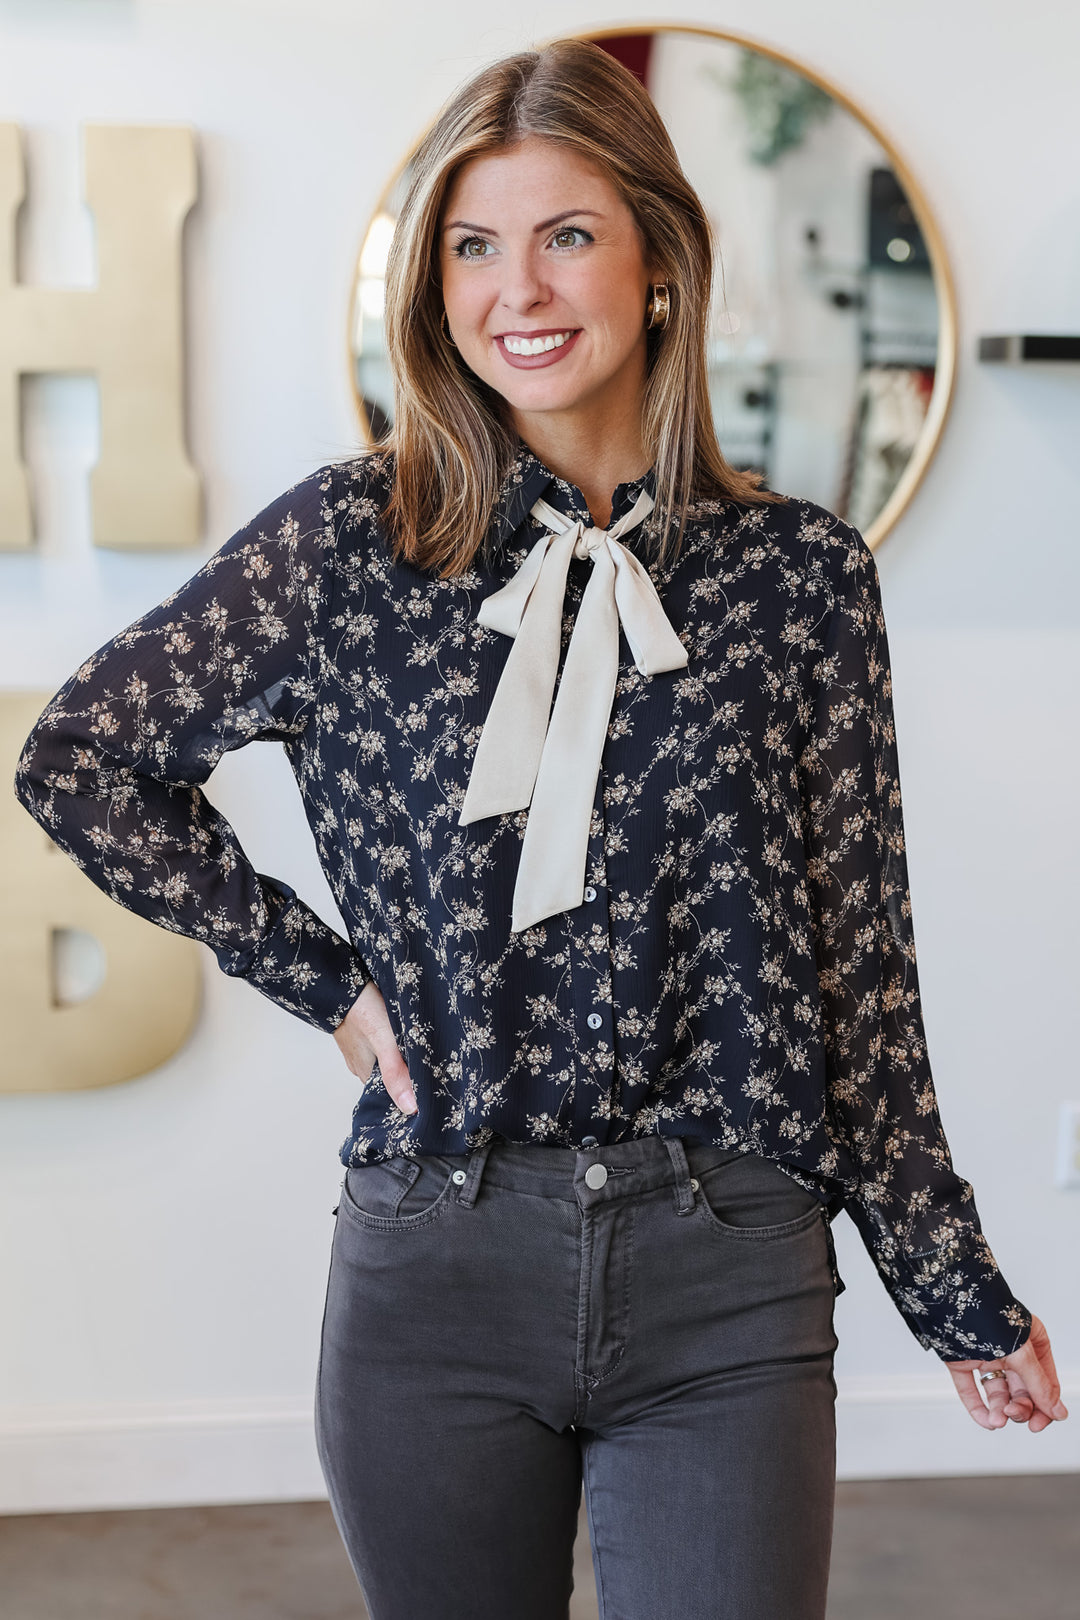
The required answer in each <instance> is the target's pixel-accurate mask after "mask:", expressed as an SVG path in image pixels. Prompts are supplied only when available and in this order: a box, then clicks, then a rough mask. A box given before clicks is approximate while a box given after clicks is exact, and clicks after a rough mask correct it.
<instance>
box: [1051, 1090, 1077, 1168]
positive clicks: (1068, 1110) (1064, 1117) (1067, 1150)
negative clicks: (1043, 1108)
mask: <svg viewBox="0 0 1080 1620" xmlns="http://www.w3.org/2000/svg"><path fill="white" fill-rule="evenodd" d="M1055 1179H1056V1181H1057V1184H1058V1186H1059V1187H1076V1188H1080V1103H1075V1102H1067V1103H1062V1105H1061V1118H1060V1122H1059V1125H1058V1156H1057V1176H1056V1178H1055Z"/></svg>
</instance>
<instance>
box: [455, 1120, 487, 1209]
mask: <svg viewBox="0 0 1080 1620" xmlns="http://www.w3.org/2000/svg"><path fill="white" fill-rule="evenodd" d="M493 1146H494V1138H493V1137H490V1136H489V1137H488V1139H487V1141H486V1142H484V1143H483V1144H482V1145H481V1146H480V1147H478V1148H475V1149H474V1150H473V1152H472V1153H470V1155H469V1168H468V1171H467V1172H466V1175H465V1180H464V1182H463V1184H462V1188H461V1191H460V1192H459V1193H458V1203H459V1204H464V1206H465V1208H466V1209H472V1207H473V1205H474V1204H475V1203H476V1195H477V1193H478V1192H479V1191H480V1177H481V1176H482V1175H483V1173H484V1166H485V1165H486V1164H487V1156H488V1154H489V1153H490V1152H491V1149H492V1147H493Z"/></svg>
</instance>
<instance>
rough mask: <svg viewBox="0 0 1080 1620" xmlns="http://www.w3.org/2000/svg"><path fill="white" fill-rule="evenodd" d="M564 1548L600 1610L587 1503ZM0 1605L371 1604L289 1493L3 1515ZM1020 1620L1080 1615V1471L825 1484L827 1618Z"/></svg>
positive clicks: (178, 1608) (145, 1619)
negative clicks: (831, 1498) (829, 1487)
mask: <svg viewBox="0 0 1080 1620" xmlns="http://www.w3.org/2000/svg"><path fill="white" fill-rule="evenodd" d="M576 1552H577V1566H576V1567H577V1574H576V1583H577V1585H576V1590H575V1594H574V1603H573V1605H572V1608H571V1614H570V1620H597V1608H596V1598H595V1593H594V1589H593V1579H592V1565H591V1560H590V1554H589V1544H588V1527H587V1524H586V1521H585V1516H584V1509H583V1510H582V1518H581V1527H580V1532H579V1536H578V1541H577V1548H576ZM0 1615H2V1616H3V1620H366V1615H367V1611H366V1610H365V1608H364V1605H363V1603H362V1602H361V1601H360V1597H359V1594H358V1591H357V1587H356V1583H355V1581H354V1579H353V1575H352V1571H351V1569H350V1568H349V1565H348V1562H347V1560H346V1557H345V1553H344V1551H343V1549H342V1546H341V1542H340V1540H339V1538H338V1533H337V1529H336V1527H335V1525H334V1521H333V1519H332V1517H331V1514H330V1509H329V1507H328V1506H327V1505H326V1504H325V1503H323V1502H296V1503H286V1504H275V1505H273V1506H254V1507H217V1508H162V1509H155V1510H151V1511H143V1512H137V1513H67V1514H41V1515H33V1516H26V1517H23V1516H15V1517H11V1518H0ZM1018 1616H1019V1617H1021V1620H1077V1616H1080V1474H1050V1475H1041V1476H1040V1475H1001V1476H995V1477H990V1478H978V1479H932V1480H875V1481H872V1482H866V1483H859V1482H852V1481H845V1482H842V1483H841V1484H840V1485H839V1486H838V1487H837V1512H836V1530H835V1536H834V1542H833V1561H832V1578H831V1583H830V1602H829V1620H1017V1617H1018ZM417 1620H437V1617H436V1616H425V1617H421V1616H417ZM507 1620H512V1616H507ZM650 1620H679V1617H678V1616H668V1615H657V1616H655V1617H650ZM717 1620H723V1616H722V1613H721V1614H718V1616H717ZM776 1620H783V1616H777V1617H776Z"/></svg>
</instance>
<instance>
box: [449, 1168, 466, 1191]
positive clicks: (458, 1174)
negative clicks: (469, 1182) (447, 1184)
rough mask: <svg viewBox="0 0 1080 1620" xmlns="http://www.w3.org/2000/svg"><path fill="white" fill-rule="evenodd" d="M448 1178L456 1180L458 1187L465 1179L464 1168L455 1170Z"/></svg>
mask: <svg viewBox="0 0 1080 1620" xmlns="http://www.w3.org/2000/svg"><path fill="white" fill-rule="evenodd" d="M450 1180H451V1181H456V1182H457V1184H458V1186H459V1187H460V1186H461V1184H462V1182H463V1181H464V1180H465V1171H464V1170H455V1171H454V1173H453V1175H452V1176H451V1177H450Z"/></svg>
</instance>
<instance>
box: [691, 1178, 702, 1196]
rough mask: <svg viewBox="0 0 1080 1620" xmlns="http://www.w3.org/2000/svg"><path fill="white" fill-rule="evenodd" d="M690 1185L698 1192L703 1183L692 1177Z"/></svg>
mask: <svg viewBox="0 0 1080 1620" xmlns="http://www.w3.org/2000/svg"><path fill="white" fill-rule="evenodd" d="M690 1185H691V1187H693V1189H694V1191H695V1192H697V1191H698V1189H699V1188H700V1186H701V1182H700V1181H699V1180H698V1178H697V1176H691V1177H690Z"/></svg>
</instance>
